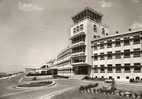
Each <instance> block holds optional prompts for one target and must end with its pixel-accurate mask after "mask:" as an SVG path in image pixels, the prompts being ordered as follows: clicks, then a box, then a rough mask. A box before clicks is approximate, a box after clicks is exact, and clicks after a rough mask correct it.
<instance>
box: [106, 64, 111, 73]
mask: <svg viewBox="0 0 142 99" xmlns="http://www.w3.org/2000/svg"><path fill="white" fill-rule="evenodd" d="M107 66H108V72H109V73H110V72H112V64H108V65H107Z"/></svg>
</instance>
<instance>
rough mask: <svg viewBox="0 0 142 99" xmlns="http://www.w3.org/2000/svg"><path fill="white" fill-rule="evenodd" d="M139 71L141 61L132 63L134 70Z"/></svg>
mask: <svg viewBox="0 0 142 99" xmlns="http://www.w3.org/2000/svg"><path fill="white" fill-rule="evenodd" d="M140 71H141V63H134V72H140Z"/></svg>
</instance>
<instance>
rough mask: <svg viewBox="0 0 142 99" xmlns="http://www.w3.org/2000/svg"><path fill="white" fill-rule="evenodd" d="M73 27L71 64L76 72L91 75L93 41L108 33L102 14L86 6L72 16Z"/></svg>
mask: <svg viewBox="0 0 142 99" xmlns="http://www.w3.org/2000/svg"><path fill="white" fill-rule="evenodd" d="M72 20H73V23H74V24H73V26H72V27H71V37H70V40H71V65H72V66H73V71H74V74H85V75H90V72H91V67H92V57H91V56H92V52H93V51H92V49H91V41H92V40H93V38H94V37H95V38H98V37H104V36H106V35H107V33H105V31H107V28H105V27H104V26H103V25H102V22H101V21H102V14H100V13H99V12H97V11H95V10H94V9H91V8H85V9H84V10H83V11H81V12H79V13H77V14H76V15H75V16H73V17H72Z"/></svg>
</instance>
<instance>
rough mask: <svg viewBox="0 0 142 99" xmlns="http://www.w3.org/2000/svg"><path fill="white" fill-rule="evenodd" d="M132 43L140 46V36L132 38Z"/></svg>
mask: <svg viewBox="0 0 142 99" xmlns="http://www.w3.org/2000/svg"><path fill="white" fill-rule="evenodd" d="M133 42H134V44H140V36H139V35H137V36H134V37H133Z"/></svg>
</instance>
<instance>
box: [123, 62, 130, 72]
mask: <svg viewBox="0 0 142 99" xmlns="http://www.w3.org/2000/svg"><path fill="white" fill-rule="evenodd" d="M124 65H125V66H124V69H125V72H126V73H127V72H130V64H124Z"/></svg>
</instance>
